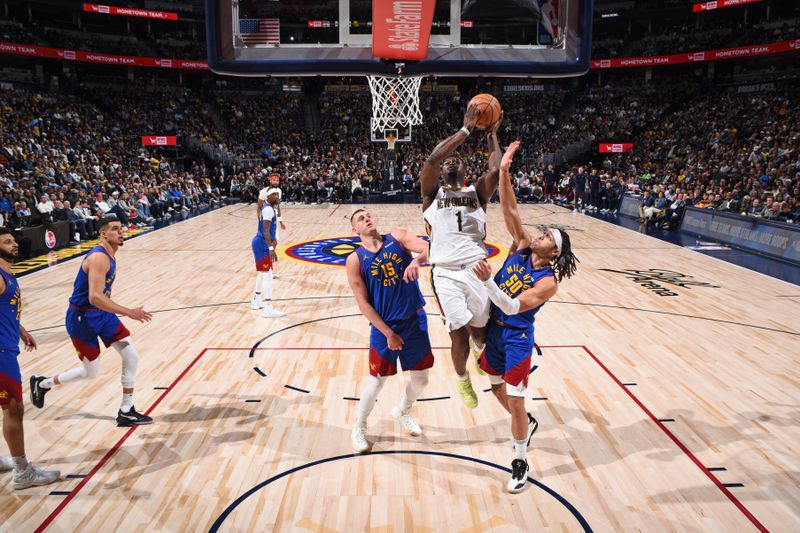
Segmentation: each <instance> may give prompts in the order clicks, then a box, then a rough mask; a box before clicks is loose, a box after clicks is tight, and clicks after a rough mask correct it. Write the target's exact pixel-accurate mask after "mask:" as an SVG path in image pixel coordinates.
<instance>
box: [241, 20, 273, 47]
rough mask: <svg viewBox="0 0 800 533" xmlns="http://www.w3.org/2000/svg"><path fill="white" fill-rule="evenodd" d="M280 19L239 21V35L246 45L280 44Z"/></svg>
mask: <svg viewBox="0 0 800 533" xmlns="http://www.w3.org/2000/svg"><path fill="white" fill-rule="evenodd" d="M280 25H281V23H280V19H240V20H239V33H240V34H241V36H242V41H243V42H244V44H246V45H251V44H280V43H281V30H280Z"/></svg>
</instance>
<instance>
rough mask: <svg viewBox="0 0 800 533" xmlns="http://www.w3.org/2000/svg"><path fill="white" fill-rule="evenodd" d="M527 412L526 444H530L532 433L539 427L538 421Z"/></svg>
mask: <svg viewBox="0 0 800 533" xmlns="http://www.w3.org/2000/svg"><path fill="white" fill-rule="evenodd" d="M527 414H528V444H527V445H528V446H530V445H531V439H532V438H533V434H534V433H536V430H537V429H539V422H537V421H536V419H535V418H533V415H532V414H530V413H527Z"/></svg>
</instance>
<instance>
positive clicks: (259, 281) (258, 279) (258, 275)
mask: <svg viewBox="0 0 800 533" xmlns="http://www.w3.org/2000/svg"><path fill="white" fill-rule="evenodd" d="M261 274H262V273H261V272H256V294H255V296H253V299H254V300H256V299H258V297H259V296H260V295H261V287H262V285H264V278H263V277H262V276H261Z"/></svg>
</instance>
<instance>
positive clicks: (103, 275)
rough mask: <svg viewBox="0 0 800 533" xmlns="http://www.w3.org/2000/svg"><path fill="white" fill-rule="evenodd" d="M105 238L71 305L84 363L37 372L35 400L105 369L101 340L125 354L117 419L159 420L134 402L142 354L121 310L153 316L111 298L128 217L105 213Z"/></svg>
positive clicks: (84, 266) (73, 335)
mask: <svg viewBox="0 0 800 533" xmlns="http://www.w3.org/2000/svg"><path fill="white" fill-rule="evenodd" d="M97 230H98V231H99V232H100V244H99V245H98V246H95V247H94V248H92V249H91V250H89V253H87V254H86V257H84V258H83V261H82V262H81V267H80V268H79V269H78V275H77V276H76V277H75V284H74V286H73V289H72V296H70V298H69V309H67V319H66V322H67V333H69V336H70V339H72V344H73V346H75V349H76V350H77V352H78V359H80V361H81V363H82V364H81V366H79V367H76V368H73V369H72V370H68V371H66V372H62V373H61V374H58V375H56V376H55V377H52V378H46V377H44V376H31V403H33V405H35V406H36V407H39V408H42V407H44V396H45V394H47V392H48V391H50V389H52V388H53V387H54V386H55V385H61V384H63V383H69V382H71V381H79V380H82V379H94V378H96V377H97V375H98V374H99V372H100V359H98V357H99V356H100V343H99V342H98V337H99V338H100V340H102V341H103V344H105V346H106V348H108V347H109V346H112V347H113V348H114V349H115V350H116V351H117V352H118V353H119V355H120V357H121V358H122V377H121V382H122V403H121V404H120V407H119V411H118V412H117V425H118V426H123V427H129V426H133V425H145V424H150V423H152V422H153V419H152V418H150V417H149V416H147V415H143V414H141V413H137V412H136V409H135V408H134V406H133V386H134V383H135V381H136V368H137V367H138V365H139V354H138V353H137V352H136V348H135V347H134V345H133V340H131V334H130V332H129V331H128V328H126V327H125V326H124V325H123V324H122V322H120V320H119V318H117V314H120V315H123V316H126V317H128V318H132V319H133V320H138V321H139V322H149V321H150V319H151V318H153V316H152V315H151V314H150V313H148V312H147V311H145V310H144V309H143V308H142V307H137V308H135V309H130V308H128V307H123V306H121V305H119V304H117V303H115V302H114V301H113V300H112V299H111V288H112V285H113V284H114V278H115V277H116V274H117V261H116V258H115V256H116V253H117V250H119V248H120V247H121V246H122V245H123V243H124V241H125V238H124V236H123V234H122V223H121V222H120V221H119V219H117V218H112V217H108V218H103V219H101V220H100V221H99V222H98V223H97Z"/></svg>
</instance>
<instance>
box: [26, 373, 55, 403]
mask: <svg viewBox="0 0 800 533" xmlns="http://www.w3.org/2000/svg"><path fill="white" fill-rule="evenodd" d="M45 379H47V378H45V377H44V376H31V381H30V384H31V403H32V404H33V405H34V406H36V407H38V408H39V409H41V408H42V407H44V395H45V394H47V393H48V392H50V389H45V388H43V387H40V386H39V384H40V383H41V382H42V381H44V380H45Z"/></svg>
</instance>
